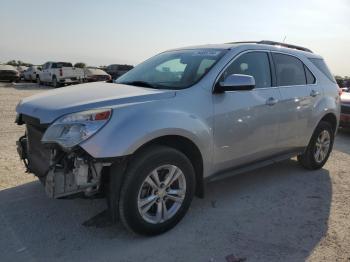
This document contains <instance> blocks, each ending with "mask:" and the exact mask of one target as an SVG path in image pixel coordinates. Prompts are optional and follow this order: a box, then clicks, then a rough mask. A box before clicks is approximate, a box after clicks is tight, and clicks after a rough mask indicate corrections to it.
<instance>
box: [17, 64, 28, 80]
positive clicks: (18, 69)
mask: <svg viewBox="0 0 350 262" xmlns="http://www.w3.org/2000/svg"><path fill="white" fill-rule="evenodd" d="M27 69H28V66H17V71H18V72H19V79H24V75H23V74H24V72H25V71H26V70H27Z"/></svg>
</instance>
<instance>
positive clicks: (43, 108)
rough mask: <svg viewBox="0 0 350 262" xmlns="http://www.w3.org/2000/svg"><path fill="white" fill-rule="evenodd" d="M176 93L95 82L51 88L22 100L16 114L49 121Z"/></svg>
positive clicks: (47, 122) (163, 97)
mask: <svg viewBox="0 0 350 262" xmlns="http://www.w3.org/2000/svg"><path fill="white" fill-rule="evenodd" d="M174 96H175V91H174V90H157V89H151V88H143V87H137V86H130V85H121V84H114V83H101V82H94V83H88V84H81V85H75V86H67V87H63V88H59V89H54V90H50V91H47V92H43V93H40V94H37V95H34V96H30V97H27V98H25V99H23V100H22V101H21V102H20V103H19V104H18V105H17V108H16V111H17V113H19V114H24V115H28V116H31V117H35V118H38V119H39V120H40V123H42V124H49V123H51V122H53V121H54V120H56V119H57V118H58V117H60V116H62V115H65V114H69V113H74V112H79V111H84V110H89V109H95V108H113V107H116V106H118V105H122V104H129V103H138V102H148V101H153V100H159V99H166V98H171V97H174Z"/></svg>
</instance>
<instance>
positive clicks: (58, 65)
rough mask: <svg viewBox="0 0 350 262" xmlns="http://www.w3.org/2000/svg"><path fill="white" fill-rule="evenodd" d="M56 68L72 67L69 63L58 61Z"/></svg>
mask: <svg viewBox="0 0 350 262" xmlns="http://www.w3.org/2000/svg"><path fill="white" fill-rule="evenodd" d="M56 67H57V68H62V67H73V65H72V64H71V63H65V62H59V63H57V65H56Z"/></svg>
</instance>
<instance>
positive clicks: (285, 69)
mask: <svg viewBox="0 0 350 262" xmlns="http://www.w3.org/2000/svg"><path fill="white" fill-rule="evenodd" d="M272 56H273V60H274V63H275V67H276V76H277V86H294V85H306V76H305V71H304V64H303V62H301V61H300V60H299V59H298V58H296V57H293V56H290V55H284V54H276V53H273V54H272Z"/></svg>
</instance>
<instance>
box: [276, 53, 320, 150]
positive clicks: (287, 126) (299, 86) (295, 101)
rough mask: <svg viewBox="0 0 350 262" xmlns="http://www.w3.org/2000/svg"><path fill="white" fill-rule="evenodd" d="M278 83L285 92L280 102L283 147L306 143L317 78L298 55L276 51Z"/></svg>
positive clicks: (293, 147) (292, 147)
mask: <svg viewBox="0 0 350 262" xmlns="http://www.w3.org/2000/svg"><path fill="white" fill-rule="evenodd" d="M272 57H273V61H274V66H275V72H276V83H277V86H278V87H279V89H280V92H281V100H280V105H279V111H280V114H281V118H280V136H279V143H278V144H279V147H280V149H281V151H284V150H285V151H289V150H292V149H297V148H301V147H305V145H306V144H307V142H308V141H307V140H308V138H307V136H306V135H305V134H306V133H308V129H309V128H308V126H309V121H310V119H311V117H312V108H313V101H314V95H313V92H315V95H317V93H318V91H317V90H314V87H313V86H315V85H314V84H315V82H316V79H315V77H314V76H313V74H312V73H311V71H310V70H309V69H308V68H307V66H306V65H305V64H304V63H303V62H302V61H301V60H300V59H299V58H297V57H295V56H292V55H288V54H282V53H275V52H272Z"/></svg>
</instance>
